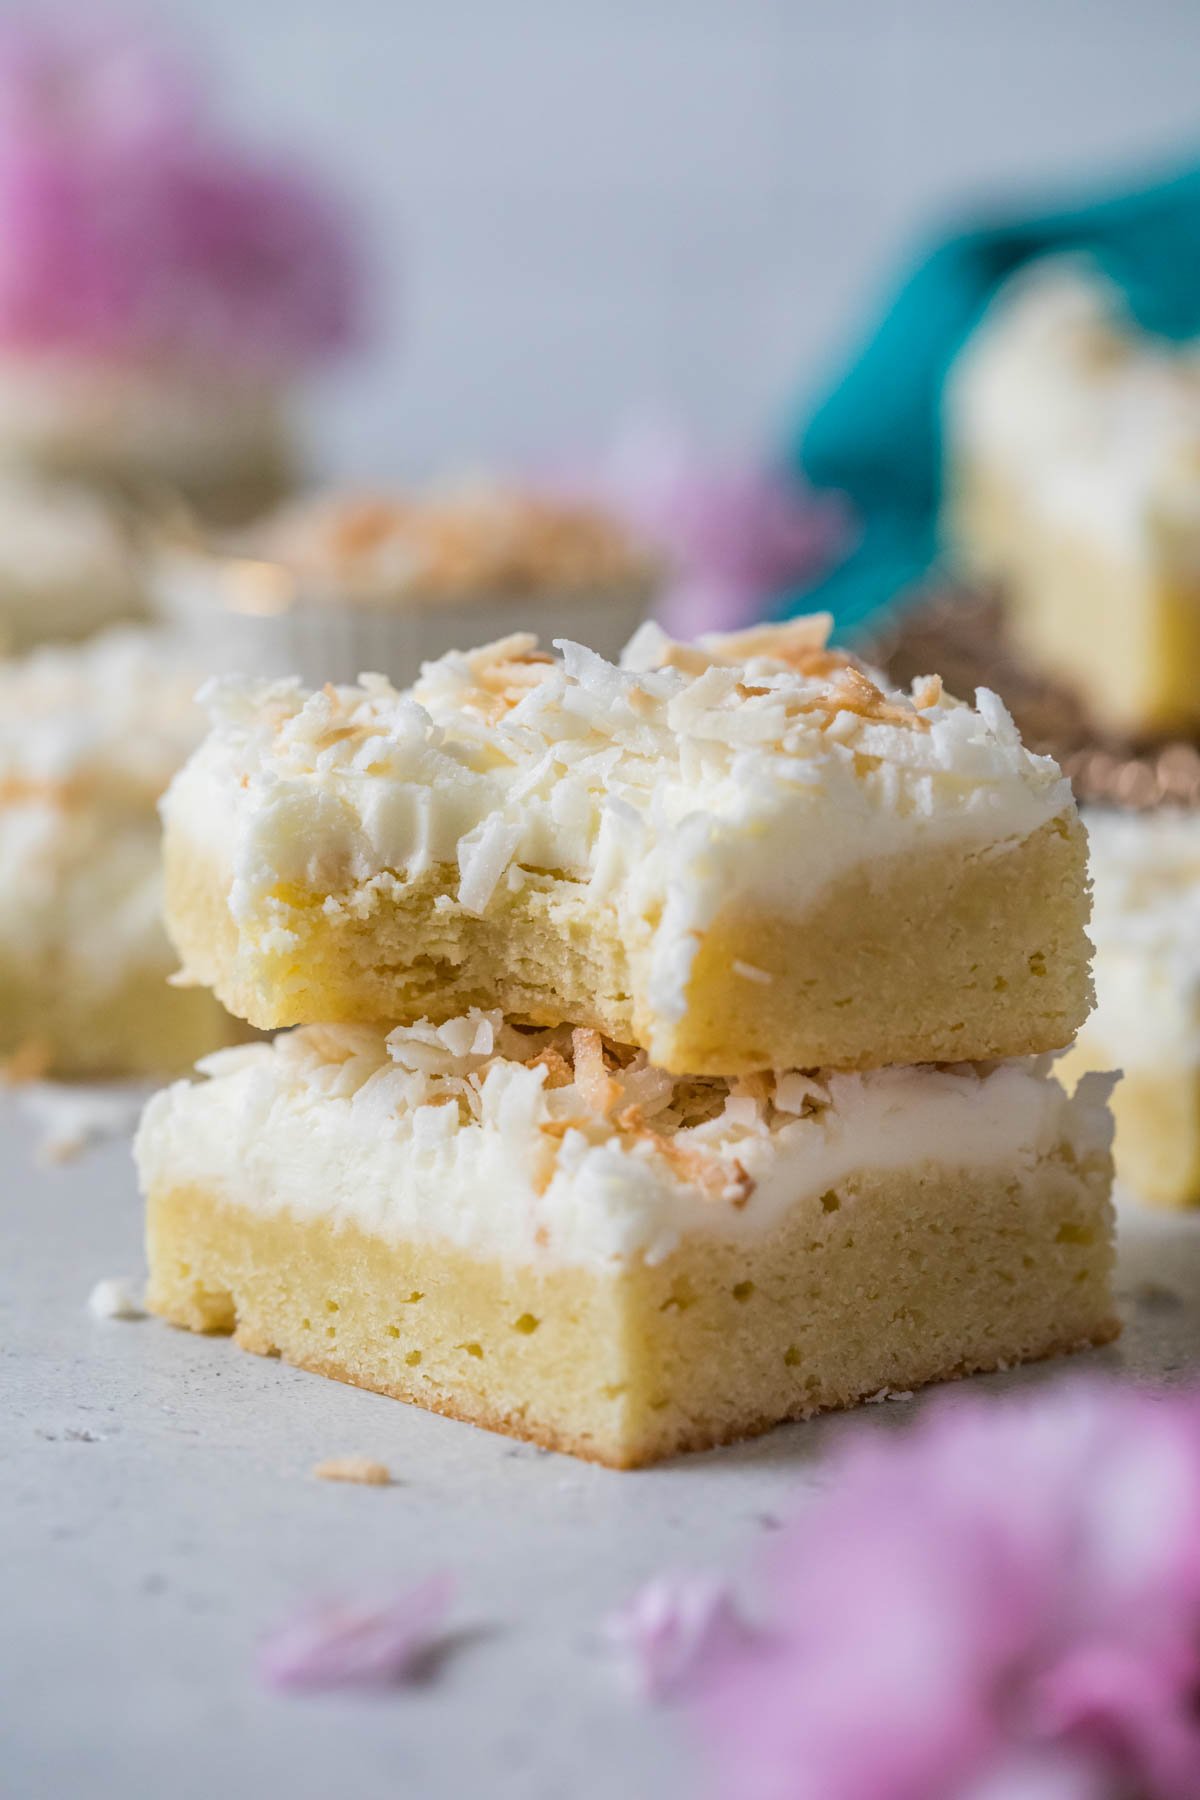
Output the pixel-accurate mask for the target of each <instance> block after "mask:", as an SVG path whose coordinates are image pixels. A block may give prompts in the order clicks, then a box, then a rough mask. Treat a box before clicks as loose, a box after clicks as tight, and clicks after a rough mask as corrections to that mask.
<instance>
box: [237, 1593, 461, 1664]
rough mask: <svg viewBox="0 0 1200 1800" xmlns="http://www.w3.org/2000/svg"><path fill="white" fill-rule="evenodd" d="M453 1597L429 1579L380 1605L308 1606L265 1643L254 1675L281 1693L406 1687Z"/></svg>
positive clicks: (434, 1640)
mask: <svg viewBox="0 0 1200 1800" xmlns="http://www.w3.org/2000/svg"><path fill="white" fill-rule="evenodd" d="M453 1593H454V1584H453V1582H452V1581H451V1579H450V1577H449V1576H448V1575H434V1576H431V1578H430V1579H429V1580H428V1581H425V1582H422V1583H421V1585H420V1586H419V1587H416V1588H413V1589H411V1590H410V1591H409V1592H407V1593H403V1594H398V1595H395V1596H394V1597H392V1598H391V1599H388V1600H384V1601H377V1602H371V1603H369V1604H362V1605H351V1604H348V1603H346V1602H342V1601H324V1602H322V1603H320V1604H318V1605H316V1606H311V1607H309V1608H307V1609H306V1610H305V1611H304V1612H303V1613H301V1614H300V1616H299V1617H298V1618H295V1619H292V1620H290V1621H289V1623H287V1624H286V1625H283V1626H281V1627H280V1628H279V1629H278V1630H277V1631H275V1632H273V1633H272V1634H271V1636H270V1637H268V1638H267V1640H266V1641H265V1642H264V1644H263V1645H262V1647H261V1650H260V1652H259V1665H258V1666H259V1673H260V1674H261V1676H262V1678H263V1680H264V1681H265V1682H266V1683H267V1684H268V1686H270V1687H274V1688H279V1689H281V1690H284V1691H289V1692H290V1691H296V1690H308V1691H311V1690H315V1689H319V1688H349V1687H359V1688H380V1687H395V1686H397V1685H401V1684H403V1683H404V1682H407V1681H412V1680H414V1679H415V1678H416V1677H417V1676H419V1675H420V1673H421V1672H422V1669H423V1668H424V1667H425V1665H426V1664H427V1662H428V1659H429V1656H430V1653H431V1651H433V1650H434V1648H435V1647H436V1645H437V1642H438V1640H439V1638H440V1637H441V1635H442V1632H443V1629H444V1626H445V1621H446V1615H447V1613H448V1611H449V1609H450V1602H451V1600H452V1598H453Z"/></svg>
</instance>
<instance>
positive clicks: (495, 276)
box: [159, 0, 1200, 470]
mask: <svg viewBox="0 0 1200 1800" xmlns="http://www.w3.org/2000/svg"><path fill="white" fill-rule="evenodd" d="M159 10H160V11H161V12H162V13H163V14H164V15H165V16H166V17H167V18H169V19H170V20H171V21H172V22H173V23H174V24H175V25H176V26H177V27H179V28H182V29H183V30H184V31H185V32H186V33H188V35H189V36H190V37H191V38H192V39H194V40H195V42H196V43H197V44H198V45H200V46H202V47H205V48H206V49H207V51H208V53H209V56H210V60H211V62H212V64H213V66H214V68H215V71H216V72H217V74H218V75H219V77H220V78H221V81H222V84H223V87H224V90H225V92H224V103H225V105H226V106H227V108H228V110H229V112H230V113H231V114H232V115H233V116H234V117H235V118H236V119H237V120H238V121H239V122H240V123H241V124H242V125H243V126H245V127H246V128H247V129H249V130H250V131H252V132H253V133H255V134H257V135H258V136H260V137H261V138H263V139H264V140H267V141H271V140H276V141H279V140H282V141H285V142H293V143H296V144H297V145H301V146H307V148H308V150H309V151H310V153H311V154H312V156H313V157H314V158H316V159H317V160H318V161H319V162H321V163H323V164H326V165H328V166H329V167H330V169H332V170H334V171H335V172H337V173H338V174H339V175H340V176H341V178H342V179H343V181H344V184H345V186H346V187H347V188H348V189H349V190H351V191H352V192H354V193H355V194H357V196H358V197H359V199H360V202H361V205H362V209H363V213H364V217H365V219H366V220H367V222H368V224H369V226H370V227H371V229H372V231H373V234H374V236H375V240H376V244H377V251H378V260H379V265H380V274H381V278H382V280H383V292H382V293H381V295H380V306H379V314H380V327H381V344H380V348H379V351H378V353H377V355H375V356H374V357H373V358H372V359H370V360H369V361H368V362H365V363H363V364H362V365H360V367H359V368H358V369H357V370H356V371H354V372H353V373H352V374H351V375H349V376H348V377H347V379H346V380H345V381H344V383H342V384H340V385H339V386H337V387H335V388H334V389H333V390H332V391H330V392H329V393H328V394H326V395H325V396H324V398H323V400H322V403H321V406H320V423H321V427H322V441H323V447H324V450H325V453H326V457H327V460H331V461H332V462H333V463H334V464H335V465H337V466H341V467H345V468H350V469H354V470H370V469H380V470H387V469H390V468H398V469H408V468H413V467H420V466H423V465H425V464H428V463H430V462H443V461H446V460H452V461H460V460H464V459H465V460H468V461H469V460H471V459H477V458H491V457H504V456H507V455H510V454H514V453H515V454H519V455H523V456H541V455H553V454H557V453H560V452H562V451H564V450H569V449H571V448H574V447H576V446H579V445H583V446H584V447H590V446H591V445H592V444H594V443H596V442H598V441H600V440H601V439H603V438H604V437H605V435H606V434H607V432H608V430H609V429H610V427H611V426H612V424H613V423H614V421H615V420H616V419H617V418H618V417H619V416H620V414H621V412H622V411H623V410H624V409H626V408H627V407H631V406H632V407H639V406H646V405H651V406H657V407H659V408H662V409H665V410H666V411H668V412H670V413H672V414H677V415H679V416H680V417H682V418H683V419H684V420H685V421H686V422H687V423H688V424H689V425H690V427H691V428H692V429H693V430H694V431H695V433H696V434H697V435H698V436H699V438H700V440H701V441H702V443H704V444H706V445H711V446H713V447H714V448H720V447H729V448H731V449H740V448H741V447H742V446H744V445H748V444H750V443H752V442H754V441H755V440H756V439H758V438H760V437H762V438H763V439H766V438H768V437H769V436H770V435H771V434H773V433H774V432H775V430H776V429H777V428H778V426H779V424H780V422H781V421H782V419H783V418H784V417H785V416H787V415H788V414H789V412H790V410H791V401H790V396H792V395H793V394H794V393H796V392H797V391H798V390H802V389H803V388H804V387H805V386H806V385H807V384H808V383H810V382H811V380H812V378H813V374H814V371H815V370H816V369H817V368H818V366H819V364H820V361H821V359H822V357H823V356H824V355H825V354H826V353H828V352H829V351H830V350H831V348H832V347H833V346H835V345H837V344H838V343H839V342H842V341H844V339H845V336H846V334H847V332H848V330H849V327H850V323H851V321H853V320H854V319H856V318H857V317H858V316H859V315H860V313H861V310H862V307H863V304H864V298H865V294H866V293H867V292H869V291H870V289H871V287H872V286H873V285H874V284H876V283H877V282H880V281H882V280H883V278H884V277H885V275H886V273H887V272H888V271H889V270H890V269H891V268H892V267H894V265H895V263H896V260H897V258H898V257H899V256H900V255H901V253H902V251H903V249H904V248H905V247H906V246H907V244H908V243H909V241H910V237H911V234H912V233H913V232H914V231H916V230H918V229H921V228H922V227H923V226H924V224H925V222H926V221H927V220H928V219H930V218H931V217H934V216H938V215H939V211H940V209H941V208H942V207H944V206H945V205H947V204H949V203H951V202H956V201H957V200H959V199H960V198H967V197H970V196H972V195H979V194H982V193H987V192H993V191H1004V190H1005V189H1006V188H1008V187H1011V185H1012V184H1014V183H1029V182H1032V183H1034V184H1035V185H1036V184H1040V183H1041V182H1042V181H1043V180H1044V179H1048V178H1050V177H1052V176H1056V175H1075V174H1080V173H1091V172H1094V171H1099V170H1100V169H1103V168H1105V167H1108V166H1112V167H1118V166H1120V164H1121V163H1122V160H1123V159H1126V158H1134V159H1142V158H1145V157H1155V156H1157V155H1159V154H1160V153H1173V152H1174V151H1176V150H1178V149H1182V148H1185V147H1186V146H1187V145H1189V144H1194V145H1196V146H1197V147H1198V148H1200V4H1197V0H1139V3H1138V4H1136V5H1135V4H1133V3H1132V0H894V3H892V4H889V3H888V0H162V3H161V4H160V7H159Z"/></svg>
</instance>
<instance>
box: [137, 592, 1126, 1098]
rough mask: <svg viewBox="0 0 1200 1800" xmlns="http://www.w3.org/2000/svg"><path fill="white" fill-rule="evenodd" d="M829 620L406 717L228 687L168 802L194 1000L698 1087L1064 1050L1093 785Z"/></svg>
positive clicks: (366, 702)
mask: <svg viewBox="0 0 1200 1800" xmlns="http://www.w3.org/2000/svg"><path fill="white" fill-rule="evenodd" d="M828 626H829V621H828V619H827V618H825V617H824V616H820V617H813V618H807V619H800V620H796V621H794V622H793V623H791V624H789V625H782V626H774V627H762V628H759V629H755V630H750V631H745V632H740V633H734V634H730V635H725V636H709V637H704V638H701V639H700V640H699V642H698V643H696V644H695V645H683V644H678V643H675V642H673V641H672V640H670V639H669V638H667V637H666V636H664V634H663V633H662V632H661V631H660V630H659V629H658V628H657V627H656V626H646V627H644V628H643V629H642V630H641V631H640V632H638V634H637V635H636V636H635V638H634V639H633V640H632V642H631V643H630V644H629V646H628V648H627V649H626V652H625V654H624V657H623V658H622V662H621V666H620V667H615V666H614V665H612V664H610V663H608V662H605V661H603V660H602V659H601V658H600V657H598V656H596V655H595V654H594V653H593V652H591V651H589V650H586V649H584V648H583V647H582V646H581V645H578V644H572V643H562V644H560V645H559V646H558V647H559V650H560V655H559V656H557V657H555V656H550V655H547V654H545V653H543V652H541V651H539V649H538V648H537V645H536V640H534V639H533V638H531V637H527V636H515V637H510V638H506V639H504V640H502V641H501V642H499V643H495V644H490V645H487V646H485V647H484V648H483V649H480V650H476V651H472V652H469V653H458V652H456V653H453V654H451V655H449V656H445V657H443V658H442V659H441V660H440V661H438V662H435V663H430V664H427V665H426V667H425V668H424V670H423V671H422V675H421V679H420V681H419V682H418V683H417V684H416V686H415V687H413V688H412V689H411V690H408V691H406V692H403V693H400V692H397V691H396V690H395V689H394V688H393V687H392V686H391V685H390V684H389V683H388V682H387V681H386V680H385V679H384V678H383V677H382V676H378V675H365V676H363V677H362V680H361V685H359V686H357V687H344V688H333V687H326V688H324V689H322V690H321V691H320V692H316V693H309V692H306V691H304V690H303V689H302V688H301V686H300V685H299V684H298V683H296V682H272V683H263V682H250V681H244V680H241V679H226V680H222V681H219V682H216V683H214V684H212V685H211V686H210V688H209V690H208V692H207V695H206V696H205V697H206V699H207V703H208V705H209V707H210V711H211V715H212V720H213V726H212V730H211V732H210V734H209V736H208V738H207V740H206V742H205V743H204V744H203V745H202V747H201V748H200V750H199V751H198V752H197V753H196V755H195V756H194V757H193V758H192V760H191V762H190V763H189V764H188V765H187V767H186V768H185V769H184V770H183V771H182V772H181V773H180V775H179V776H178V777H177V778H176V780H175V782H174V784H173V785H172V787H171V789H170V791H169V793H168V795H167V797H166V800H165V801H164V817H165V823H166V860H167V886H168V922H169V927H170V930H171V933H172V936H173V938H174V941H175V943H176V946H177V948H178V950H179V952H180V955H181V957H182V960H183V965H184V976H185V978H186V979H191V980H193V981H196V982H200V983H206V984H208V985H210V986H212V987H213V988H214V989H215V990H216V992H217V994H218V995H219V996H220V998H221V999H222V1000H223V1001H224V1002H225V1004H226V1006H228V1007H229V1008H231V1010H232V1011H234V1012H235V1013H237V1014H239V1015H240V1016H241V1017H243V1018H245V1019H247V1020H249V1021H250V1022H251V1023H252V1024H254V1025H258V1026H263V1027H274V1026H282V1025H292V1024H297V1023H327V1024H333V1023H342V1022H353V1021H359V1022H384V1023H386V1024H388V1025H395V1024H399V1023H408V1022H412V1021H415V1020H418V1019H422V1018H428V1019H433V1020H441V1019H449V1018H453V1017H456V1016H458V1015H460V1014H462V1013H463V1012H465V1011H466V1010H467V1009H468V1008H470V1007H472V1006H477V1007H481V1008H496V1007H498V1008H500V1009H502V1010H503V1011H504V1012H505V1013H506V1014H508V1015H509V1016H510V1017H513V1018H517V1019H524V1020H528V1021H530V1022H533V1023H537V1024H542V1025H549V1024H559V1023H564V1022H569V1023H572V1024H577V1025H586V1026H592V1027H595V1028H596V1029H598V1030H600V1031H602V1032H604V1033H606V1034H607V1035H608V1036H609V1037H612V1038H614V1039H616V1040H618V1041H620V1042H623V1043H626V1044H631V1045H636V1046H638V1047H640V1048H642V1049H644V1050H646V1051H647V1052H648V1054H649V1055H650V1057H651V1058H652V1059H653V1061H654V1062H655V1063H657V1064H658V1065H659V1066H660V1067H662V1068H664V1069H667V1070H670V1071H671V1072H673V1073H678V1074H721V1075H734V1074H738V1073H745V1072H749V1071H752V1070H755V1069H760V1068H775V1069H787V1068H814V1067H818V1066H820V1067H826V1068H828V1067H833V1068H843V1069H856V1068H871V1067H879V1066H883V1065H886V1064H889V1063H913V1062H929V1061H938V1062H945V1061H960V1060H968V1059H970V1060H979V1059H987V1058H992V1057H1003V1056H1017V1055H1026V1054H1030V1053H1034V1052H1040V1051H1044V1050H1048V1049H1054V1048H1057V1047H1059V1046H1061V1045H1063V1044H1065V1043H1066V1042H1067V1041H1068V1040H1069V1039H1070V1038H1071V1037H1072V1035H1073V1034H1074V1032H1075V1030H1076V1028H1077V1027H1078V1025H1079V1024H1080V1022H1081V1020H1082V1019H1083V1018H1084V1016H1085V1015H1086V1013H1087V1010H1088V1006H1089V1004H1090V999H1091V986H1090V980H1089V974H1088V957H1089V946H1088V943H1087V939H1086V937H1085V935H1084V926H1085V924H1086V920H1087V912H1088V906H1087V881H1086V872H1085V839H1084V834H1083V829H1082V827H1081V825H1080V823H1079V820H1078V817H1077V814H1076V810H1075V806H1074V802H1073V800H1072V798H1071V793H1070V789H1069V786H1068V784H1067V783H1066V781H1065V780H1064V779H1063V778H1062V776H1061V774H1060V772H1059V770H1058V768H1057V766H1056V765H1055V764H1054V763H1053V762H1052V761H1051V760H1050V759H1049V758H1047V757H1039V756H1034V755H1032V754H1031V753H1030V752H1028V751H1027V750H1025V749H1024V747H1023V746H1022V744H1021V742H1020V739H1019V737H1018V735H1017V732H1016V730H1015V728H1014V727H1013V725H1012V722H1011V720H1010V719H1009V717H1008V715H1007V713H1006V712H1005V710H1004V708H1003V706H1002V705H1001V703H1000V702H999V700H997V698H996V697H995V695H993V694H990V693H988V692H986V691H985V690H981V691H980V692H979V694H978V695H977V698H976V706H975V707H974V708H972V707H970V706H967V705H964V704H963V703H962V702H961V701H958V700H954V699H952V698H950V697H949V696H948V695H947V694H945V693H944V692H943V691H942V686H941V683H940V681H939V680H938V679H937V677H936V676H929V677H926V678H924V679H923V680H921V681H918V682H917V683H915V684H914V687H913V689H912V692H911V693H907V694H906V693H901V692H899V691H896V690H893V689H889V688H888V687H886V686H885V685H884V683H883V679H882V677H880V676H878V675H877V674H875V673H873V672H871V671H869V670H867V669H865V668H864V667H863V666H862V665H861V664H859V663H858V662H857V661H856V660H855V659H854V658H852V657H851V656H849V655H846V654H844V653H842V652H839V651H833V650H828V649H826V647H825V640H826V636H827V633H828Z"/></svg>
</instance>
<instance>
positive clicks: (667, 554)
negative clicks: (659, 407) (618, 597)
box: [584, 425, 849, 637]
mask: <svg viewBox="0 0 1200 1800" xmlns="http://www.w3.org/2000/svg"><path fill="white" fill-rule="evenodd" d="M584 485H585V486H587V487H588V488H590V491H591V493H592V494H593V496H594V497H595V498H597V499H599V500H600V501H602V502H603V503H604V504H606V505H608V506H610V507H611V508H612V509H613V511H615V512H616V513H617V514H618V516H619V517H620V518H622V519H623V520H624V521H625V523H626V524H627V526H628V527H629V529H630V530H632V531H634V532H636V533H637V534H638V535H639V536H640V537H642V538H643V539H644V540H645V541H646V542H647V543H648V544H649V545H651V546H652V547H654V548H655V549H657V550H658V551H659V552H660V553H661V554H662V556H663V559H664V562H665V564H666V568H667V574H668V585H667V591H666V594H665V596H664V599H663V602H662V604H661V605H660V607H659V609H658V616H659V618H660V620H661V622H662V623H663V624H664V625H665V626H666V628H667V629H668V630H672V631H677V632H679V633H680V634H681V635H684V636H689V637H693V636H695V635H697V634H698V633H699V632H702V631H712V630H720V629H728V628H730V627H733V626H737V625H746V624H750V623H752V622H753V621H755V620H757V619H761V618H762V617H763V615H764V613H765V612H766V611H767V610H768V608H769V607H770V605H771V603H772V602H773V601H774V600H776V599H778V598H779V597H780V596H781V595H782V594H783V593H784V592H786V590H787V589H788V588H789V587H791V586H794V585H799V584H801V583H804V582H807V581H808V580H810V579H812V578H813V577H814V576H815V575H816V574H817V573H818V572H819V571H820V570H821V569H822V568H823V567H825V566H826V565H827V564H828V563H829V562H831V561H832V560H833V558H834V556H835V555H836V553H837V552H838V551H839V549H840V548H841V546H842V545H843V543H844V542H845V540H846V538H847V536H848V531H849V526H848V514H847V510H846V508H845V506H844V505H843V503H842V501H841V500H840V498H839V497H838V496H836V495H834V496H830V495H828V494H822V495H820V496H818V495H816V494H814V493H812V492H811V491H810V490H809V489H808V488H806V487H805V486H804V485H803V483H802V482H801V481H800V480H799V479H798V478H795V477H790V476H788V475H787V474H786V472H782V471H773V470H771V469H768V468H765V467H760V466H758V465H756V464H746V465H741V466H737V465H720V464H716V463H713V462H712V461H709V460H706V459H704V458H703V457H701V456H699V455H697V453H696V452H695V450H694V449H692V448H691V447H690V446H689V445H688V443H687V441H686V439H685V438H684V437H683V436H682V434H680V433H678V432H676V431H672V430H669V429H667V428H665V427H662V426H657V425H642V426H638V427H636V428H633V429H631V430H629V431H627V432H625V433H624V434H623V435H622V436H621V437H620V438H619V439H618V441H617V443H616V444H615V446H614V448H613V449H612V451H611V452H610V454H609V456H608V457H607V458H606V459H605V461H604V463H603V464H602V466H601V467H600V468H599V469H598V470H597V471H595V473H594V474H593V475H592V476H591V478H590V480H586V481H585V483H584Z"/></svg>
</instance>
